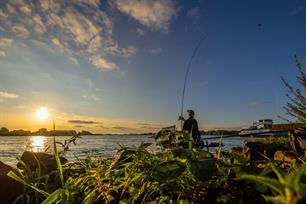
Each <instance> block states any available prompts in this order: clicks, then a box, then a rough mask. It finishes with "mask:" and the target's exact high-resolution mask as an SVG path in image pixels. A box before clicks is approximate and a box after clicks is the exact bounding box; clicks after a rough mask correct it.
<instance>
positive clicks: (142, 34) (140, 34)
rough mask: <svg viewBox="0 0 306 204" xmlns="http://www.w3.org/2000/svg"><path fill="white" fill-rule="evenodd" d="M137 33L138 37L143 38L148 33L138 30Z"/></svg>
mask: <svg viewBox="0 0 306 204" xmlns="http://www.w3.org/2000/svg"><path fill="white" fill-rule="evenodd" d="M136 33H137V36H138V37H142V36H144V35H145V33H146V32H145V31H144V30H143V29H140V28H137V30H136Z"/></svg>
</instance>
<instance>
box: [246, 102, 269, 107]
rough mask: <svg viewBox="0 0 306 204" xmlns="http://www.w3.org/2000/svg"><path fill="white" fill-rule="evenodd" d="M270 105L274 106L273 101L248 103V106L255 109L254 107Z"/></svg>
mask: <svg viewBox="0 0 306 204" xmlns="http://www.w3.org/2000/svg"><path fill="white" fill-rule="evenodd" d="M269 104H272V101H252V102H250V103H248V106H249V107H253V108H254V107H258V106H261V105H269Z"/></svg>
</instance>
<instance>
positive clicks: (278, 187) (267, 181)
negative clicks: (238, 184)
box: [239, 175, 285, 194]
mask: <svg viewBox="0 0 306 204" xmlns="http://www.w3.org/2000/svg"><path fill="white" fill-rule="evenodd" d="M239 179H244V180H251V181H255V182H259V183H262V184H264V185H266V186H268V187H270V188H272V189H274V190H275V191H277V192H278V193H280V194H281V193H282V192H283V191H284V190H285V186H284V185H283V184H282V183H280V182H279V181H277V180H275V179H271V178H266V177H263V176H255V175H241V176H240V177H239Z"/></svg>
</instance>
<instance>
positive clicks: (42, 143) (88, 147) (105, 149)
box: [0, 135, 243, 165]
mask: <svg viewBox="0 0 306 204" xmlns="http://www.w3.org/2000/svg"><path fill="white" fill-rule="evenodd" d="M69 138H70V137H69V136H57V137H56V140H57V141H61V142H63V141H64V140H67V139H69ZM203 138H205V137H203ZM0 141H1V143H0V161H2V162H4V163H6V164H9V165H16V164H17V159H16V157H20V156H21V154H22V153H23V152H24V151H25V150H28V151H34V152H43V151H45V149H46V148H47V147H48V146H50V148H49V150H48V151H49V152H50V151H51V150H52V149H53V147H52V144H53V137H45V136H0ZM219 141H220V140H219V139H210V140H208V142H209V143H210V142H219ZM222 141H223V144H224V145H225V146H224V147H222V149H223V150H229V149H230V148H231V147H235V146H242V144H243V138H240V137H233V138H224V139H223V140H222ZM142 142H152V143H153V142H154V140H153V139H152V138H150V136H148V135H116V136H114V135H112V136H107V135H99V136H98V135H97V136H92V135H91V136H89V135H88V136H82V137H81V138H78V139H77V141H76V143H77V145H73V144H71V145H70V146H69V147H70V151H68V153H67V154H66V155H65V156H66V157H67V159H69V160H73V159H75V158H76V156H77V157H78V158H85V157H86V156H87V155H91V156H99V157H103V158H108V157H112V156H113V155H114V154H116V152H117V150H118V149H119V148H120V147H119V144H121V145H124V146H126V147H131V146H134V145H135V146H137V145H139V144H141V143H142ZM210 150H214V149H213V148H211V149H210Z"/></svg>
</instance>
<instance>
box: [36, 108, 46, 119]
mask: <svg viewBox="0 0 306 204" xmlns="http://www.w3.org/2000/svg"><path fill="white" fill-rule="evenodd" d="M35 115H36V118H37V119H38V120H46V119H47V118H48V117H49V110H48V108H47V107H40V108H39V109H37V111H36V114H35Z"/></svg>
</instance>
